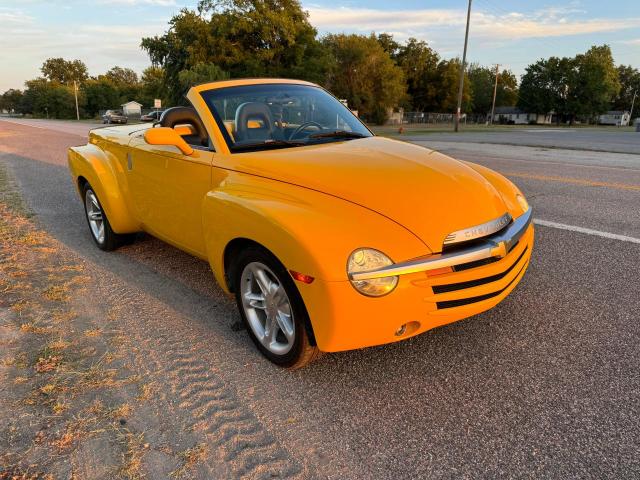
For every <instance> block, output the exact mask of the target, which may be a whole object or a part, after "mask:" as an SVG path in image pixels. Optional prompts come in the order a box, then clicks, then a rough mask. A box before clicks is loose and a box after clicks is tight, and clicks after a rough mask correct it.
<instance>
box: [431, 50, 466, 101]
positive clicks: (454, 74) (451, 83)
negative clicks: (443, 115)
mask: <svg viewBox="0 0 640 480" xmlns="http://www.w3.org/2000/svg"><path fill="white" fill-rule="evenodd" d="M464 75H465V80H464V90H463V91H462V105H463V111H467V110H469V108H468V107H469V105H470V102H471V87H470V82H469V78H468V76H467V73H466V72H465V74H464ZM459 84H460V60H458V59H457V58H454V59H452V60H442V61H441V62H440V63H438V67H437V68H436V77H435V89H436V92H437V97H438V98H437V105H436V106H435V108H434V109H435V110H436V111H440V112H451V113H453V112H455V111H456V109H457V108H458V89H459Z"/></svg>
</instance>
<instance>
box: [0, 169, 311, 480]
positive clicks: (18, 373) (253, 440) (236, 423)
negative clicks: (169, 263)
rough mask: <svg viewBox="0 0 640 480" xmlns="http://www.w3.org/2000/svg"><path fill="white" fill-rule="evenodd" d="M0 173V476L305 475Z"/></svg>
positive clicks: (145, 300)
mask: <svg viewBox="0 0 640 480" xmlns="http://www.w3.org/2000/svg"><path fill="white" fill-rule="evenodd" d="M0 171H2V165H1V164H0ZM2 175H4V176H0V181H2V179H3V178H4V181H3V183H0V191H1V192H2V193H0V480H5V479H13V478H17V479H31V478H34V479H35V478H38V479H58V478H61V479H82V480H85V479H116V478H123V479H138V478H150V479H162V478H167V479H180V478H189V479H192V478H193V479H196V478H201V479H209V478H246V479H253V478H256V479H257V478H311V477H314V475H311V474H310V472H309V471H307V470H305V468H304V466H303V464H302V463H301V462H300V461H299V459H297V458H294V457H293V456H292V455H291V454H290V452H288V451H287V450H286V449H284V448H283V447H282V445H281V444H280V442H279V441H278V440H277V438H275V437H274V435H273V434H272V433H271V432H270V431H269V430H268V429H267V428H265V427H264V425H263V424H262V422H261V421H260V420H259V419H258V418H257V417H256V415H255V414H254V413H253V411H252V409H251V407H250V406H248V405H247V403H246V402H245V400H243V399H242V398H241V397H239V396H238V393H237V392H236V391H235V389H234V388H233V387H232V386H230V385H229V384H227V382H225V380H224V379H223V378H222V377H221V376H220V375H219V374H218V373H216V370H217V369H216V367H215V366H214V365H208V364H207V363H206V362H202V360H201V359H202V358H203V354H202V352H198V351H196V350H195V349H194V345H193V344H192V339H190V337H189V334H190V331H191V328H192V327H191V325H190V324H189V323H188V322H187V321H185V319H184V318H182V317H181V316H180V315H179V314H178V313H176V312H175V311H173V310H172V309H171V308H168V307H167V306H166V305H164V304H163V303H161V302H158V301H157V300H155V299H153V298H151V297H149V296H148V295H146V294H144V293H142V292H141V291H139V290H137V289H136V288H135V287H132V286H131V285H129V284H127V283H126V282H124V281H122V280H121V279H119V278H117V277H115V276H114V275H113V274H111V273H110V272H108V271H106V270H104V269H102V268H100V267H98V266H97V265H95V264H92V263H90V262H88V261H86V260H84V259H80V258H78V256H77V255H75V254H74V253H73V252H71V251H70V250H68V249H67V248H66V247H65V246H63V245H62V244H60V243H59V242H58V241H56V240H55V239H54V238H52V237H51V236H50V235H48V234H47V233H46V232H45V231H43V230H41V229H40V228H39V227H38V225H37V220H36V219H34V218H32V217H31V216H30V215H29V212H28V209H27V208H26V207H25V206H24V204H23V203H22V201H21V198H20V196H19V195H17V194H16V193H15V191H12V189H13V183H12V182H11V179H10V178H9V177H7V176H6V172H4V171H2ZM7 199H11V201H8V200H7ZM158 318H162V319H164V320H165V321H166V322H158V321H157V319H158Z"/></svg>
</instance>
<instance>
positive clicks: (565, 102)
mask: <svg viewBox="0 0 640 480" xmlns="http://www.w3.org/2000/svg"><path fill="white" fill-rule="evenodd" d="M618 75H619V72H618V70H616V68H615V66H614V63H613V56H612V54H611V49H610V48H609V46H608V45H603V46H600V47H598V46H594V47H591V48H590V49H589V50H588V51H587V52H586V53H584V54H580V55H577V56H575V57H574V58H566V57H565V58H557V57H551V58H549V59H547V60H539V61H538V62H537V63H535V64H533V65H529V67H527V71H526V73H525V74H524V75H523V77H522V82H521V85H520V100H519V102H518V105H519V106H520V107H521V108H523V109H526V110H529V111H533V112H535V113H549V112H551V111H555V112H556V114H557V119H558V122H560V120H561V118H562V119H563V120H565V121H569V122H571V123H573V122H574V121H575V119H576V117H578V116H582V117H588V118H593V117H595V116H596V115H599V114H601V113H604V112H606V111H607V110H609V108H610V105H611V102H612V101H613V100H614V98H615V97H616V95H618V93H619V92H620V81H619V79H618Z"/></svg>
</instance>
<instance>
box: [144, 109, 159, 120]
mask: <svg viewBox="0 0 640 480" xmlns="http://www.w3.org/2000/svg"><path fill="white" fill-rule="evenodd" d="M161 116H162V110H156V111H154V112H151V113H147V114H146V115H142V116H141V117H140V121H141V122H158V121H160V117H161Z"/></svg>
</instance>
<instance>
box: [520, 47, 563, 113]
mask: <svg viewBox="0 0 640 480" xmlns="http://www.w3.org/2000/svg"><path fill="white" fill-rule="evenodd" d="M574 76H575V62H574V59H571V58H566V57H565V58H558V57H550V58H549V59H547V60H539V61H538V62H536V63H534V64H532V65H529V66H528V67H527V69H526V72H525V74H524V75H523V76H522V80H521V82H520V98H519V100H518V106H519V107H520V108H521V109H523V110H525V111H528V112H532V113H537V114H548V113H550V112H555V113H556V114H557V119H558V122H559V121H560V116H561V115H569V114H570V106H569V98H570V95H572V91H571V89H572V88H573V84H574Z"/></svg>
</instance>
